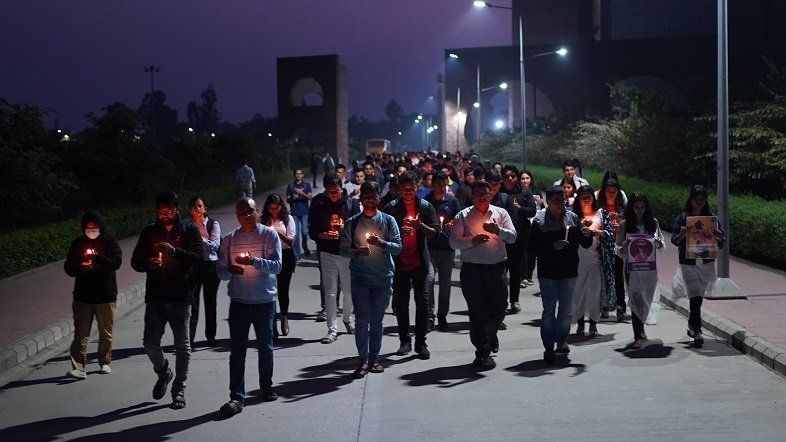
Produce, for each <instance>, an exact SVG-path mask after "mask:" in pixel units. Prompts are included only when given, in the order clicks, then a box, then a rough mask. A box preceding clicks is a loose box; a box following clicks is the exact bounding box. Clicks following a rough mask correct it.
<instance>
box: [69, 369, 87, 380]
mask: <svg viewBox="0 0 786 442" xmlns="http://www.w3.org/2000/svg"><path fill="white" fill-rule="evenodd" d="M66 376H68V377H70V378H74V379H79V380H83V379H87V373H85V372H84V371H82V370H78V369H76V368H75V369H73V370H71V371H69V372H68V373H66Z"/></svg>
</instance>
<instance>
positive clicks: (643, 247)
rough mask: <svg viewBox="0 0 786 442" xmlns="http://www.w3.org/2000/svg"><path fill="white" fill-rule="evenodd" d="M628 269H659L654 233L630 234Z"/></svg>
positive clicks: (643, 270)
mask: <svg viewBox="0 0 786 442" xmlns="http://www.w3.org/2000/svg"><path fill="white" fill-rule="evenodd" d="M625 238H626V239H627V240H628V271H629V272H648V271H651V270H657V269H658V267H657V265H656V260H655V238H654V237H653V236H652V235H643V234H628V235H626V236H625Z"/></svg>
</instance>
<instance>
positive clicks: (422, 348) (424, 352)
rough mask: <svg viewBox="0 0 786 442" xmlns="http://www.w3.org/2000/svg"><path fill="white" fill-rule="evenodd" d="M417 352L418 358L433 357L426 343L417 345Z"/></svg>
mask: <svg viewBox="0 0 786 442" xmlns="http://www.w3.org/2000/svg"><path fill="white" fill-rule="evenodd" d="M415 353H417V354H418V359H423V360H426V359H430V358H431V352H430V351H428V345H426V344H420V345H416V346H415Z"/></svg>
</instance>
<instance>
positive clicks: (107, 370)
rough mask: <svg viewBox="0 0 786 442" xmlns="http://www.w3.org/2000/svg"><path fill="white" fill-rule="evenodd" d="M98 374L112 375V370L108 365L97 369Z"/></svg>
mask: <svg viewBox="0 0 786 442" xmlns="http://www.w3.org/2000/svg"><path fill="white" fill-rule="evenodd" d="M99 373H101V374H109V373H112V368H111V367H110V366H109V364H104V365H101V368H100V369H99Z"/></svg>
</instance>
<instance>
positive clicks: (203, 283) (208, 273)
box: [189, 261, 220, 346]
mask: <svg viewBox="0 0 786 442" xmlns="http://www.w3.org/2000/svg"><path fill="white" fill-rule="evenodd" d="M219 282H220V280H219V279H218V274H217V273H216V262H215V261H203V262H202V264H201V265H200V266H199V270H198V271H197V272H196V290H195V291H194V302H193V303H192V304H191V319H190V323H189V333H190V334H191V335H190V338H191V346H193V345H194V339H195V338H196V329H197V323H198V322H199V292H200V291H201V292H202V293H203V295H202V298H203V299H204V300H205V301H204V303H205V338H207V339H209V340H213V339H215V338H216V298H217V296H218V284H219Z"/></svg>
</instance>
